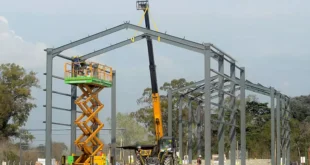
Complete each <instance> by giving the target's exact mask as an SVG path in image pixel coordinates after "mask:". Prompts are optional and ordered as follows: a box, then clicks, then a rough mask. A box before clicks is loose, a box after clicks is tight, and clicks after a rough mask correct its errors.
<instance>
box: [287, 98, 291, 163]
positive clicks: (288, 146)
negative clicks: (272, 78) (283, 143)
mask: <svg viewBox="0 0 310 165" xmlns="http://www.w3.org/2000/svg"><path fill="white" fill-rule="evenodd" d="M287 111H288V118H287V119H288V121H290V115H291V107H290V99H287ZM287 126H288V127H287V128H288V129H289V131H291V127H290V123H289V122H288V124H287ZM290 134H291V132H289V133H288V136H287V139H288V142H287V162H288V164H289V163H290V161H291V147H290V142H291V139H290V136H291V135H290Z"/></svg>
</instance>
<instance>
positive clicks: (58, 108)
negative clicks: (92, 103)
mask: <svg viewBox="0 0 310 165" xmlns="http://www.w3.org/2000/svg"><path fill="white" fill-rule="evenodd" d="M43 107H46V105H43ZM52 109H57V110H61V111H68V112H71V109H67V108H60V107H54V106H52ZM76 113H83V112H81V111H76Z"/></svg>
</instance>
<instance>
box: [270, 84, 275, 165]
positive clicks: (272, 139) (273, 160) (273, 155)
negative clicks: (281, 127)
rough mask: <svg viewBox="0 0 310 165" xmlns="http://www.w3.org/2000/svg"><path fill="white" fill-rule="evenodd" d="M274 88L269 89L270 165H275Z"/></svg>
mask: <svg viewBox="0 0 310 165" xmlns="http://www.w3.org/2000/svg"><path fill="white" fill-rule="evenodd" d="M274 92H275V90H274V88H271V89H270V93H271V95H270V111H271V149H270V150H271V165H275V109H274Z"/></svg>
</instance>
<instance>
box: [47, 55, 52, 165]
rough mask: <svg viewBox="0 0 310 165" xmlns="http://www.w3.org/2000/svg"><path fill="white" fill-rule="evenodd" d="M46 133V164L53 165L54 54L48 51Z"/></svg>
mask: <svg viewBox="0 0 310 165" xmlns="http://www.w3.org/2000/svg"><path fill="white" fill-rule="evenodd" d="M46 52H47V58H46V132H45V144H46V145H45V162H46V165H51V163H52V162H51V161H52V89H53V88H52V85H53V81H52V74H53V58H54V55H53V52H52V49H46Z"/></svg>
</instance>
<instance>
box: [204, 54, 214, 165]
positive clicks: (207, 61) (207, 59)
mask: <svg viewBox="0 0 310 165" xmlns="http://www.w3.org/2000/svg"><path fill="white" fill-rule="evenodd" d="M211 56H212V53H211V51H210V50H206V51H205V53H204V69H205V70H204V71H205V76H204V78H205V82H204V85H205V86H204V96H205V97H204V105H205V106H204V107H203V111H204V121H205V123H204V127H205V130H204V135H205V145H204V146H205V165H211V136H212V135H211V133H212V132H211V91H210V87H211V77H210V76H211V73H210V71H211V70H210V69H211V68H210V66H211Z"/></svg>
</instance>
